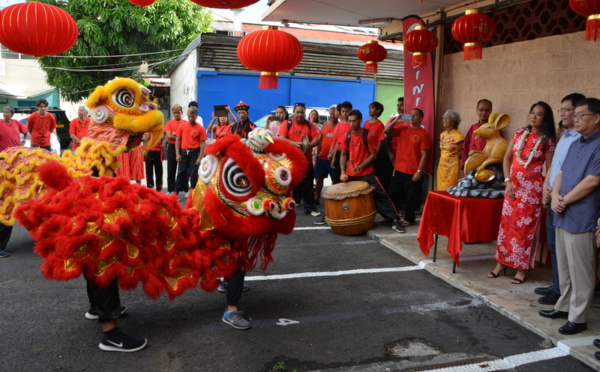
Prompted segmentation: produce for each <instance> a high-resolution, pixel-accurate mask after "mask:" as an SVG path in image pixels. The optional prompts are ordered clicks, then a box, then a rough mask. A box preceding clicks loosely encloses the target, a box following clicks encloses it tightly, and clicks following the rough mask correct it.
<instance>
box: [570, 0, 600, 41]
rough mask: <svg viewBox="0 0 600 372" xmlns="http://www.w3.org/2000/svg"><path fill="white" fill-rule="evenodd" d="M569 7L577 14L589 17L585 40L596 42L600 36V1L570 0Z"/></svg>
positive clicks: (586, 24)
mask: <svg viewBox="0 0 600 372" xmlns="http://www.w3.org/2000/svg"><path fill="white" fill-rule="evenodd" d="M569 5H570V6H571V9H573V11H574V12H575V13H577V14H579V15H582V16H584V17H587V22H586V23H585V39H586V40H592V39H593V40H594V41H596V40H597V39H598V36H600V0H569Z"/></svg>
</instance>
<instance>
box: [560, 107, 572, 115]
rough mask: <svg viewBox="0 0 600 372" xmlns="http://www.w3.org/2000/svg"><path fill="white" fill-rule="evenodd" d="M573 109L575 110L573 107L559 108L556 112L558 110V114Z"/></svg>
mask: <svg viewBox="0 0 600 372" xmlns="http://www.w3.org/2000/svg"><path fill="white" fill-rule="evenodd" d="M573 110H575V109H573V108H561V109H558V110H556V112H558V113H559V114H561V113H563V112H571V111H573Z"/></svg>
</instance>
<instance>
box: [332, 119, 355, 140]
mask: <svg viewBox="0 0 600 372" xmlns="http://www.w3.org/2000/svg"><path fill="white" fill-rule="evenodd" d="M349 130H352V128H351V127H350V123H344V122H341V121H340V122H339V123H337V125H336V126H335V131H334V132H333V140H334V141H336V142H337V143H338V146H339V144H341V143H342V141H345V140H346V136H347V135H348V131H349Z"/></svg>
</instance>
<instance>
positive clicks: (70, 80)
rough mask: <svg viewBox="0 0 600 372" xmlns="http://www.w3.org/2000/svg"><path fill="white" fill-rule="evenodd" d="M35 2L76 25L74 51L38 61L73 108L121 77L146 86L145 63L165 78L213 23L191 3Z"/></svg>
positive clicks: (164, 0) (119, 0) (165, 0)
mask: <svg viewBox="0 0 600 372" xmlns="http://www.w3.org/2000/svg"><path fill="white" fill-rule="evenodd" d="M28 1H30V0H28ZM36 1H38V2H43V3H46V4H51V5H55V6H58V7H60V8H62V9H64V10H66V11H67V12H69V14H71V16H72V17H73V18H74V19H75V20H76V21H77V26H78V27H79V37H78V39H77V42H76V43H75V45H74V46H73V48H71V49H70V50H68V51H67V52H65V53H63V54H60V55H59V56H50V57H42V58H40V59H39V62H40V65H41V67H42V69H43V70H44V71H45V72H46V74H47V76H48V84H49V85H51V86H53V87H56V88H58V89H60V93H61V96H62V97H63V98H64V99H65V100H67V101H70V102H77V101H79V100H81V99H82V98H85V97H87V96H88V95H89V93H90V92H91V91H92V90H93V89H94V88H95V87H96V86H97V85H102V84H104V83H106V81H108V80H110V79H112V78H114V77H117V76H120V77H131V78H134V79H137V80H140V81H141V72H140V70H139V68H140V66H141V64H142V63H147V64H148V66H149V70H151V71H152V72H153V73H155V74H158V75H164V74H165V73H166V72H167V71H169V69H170V68H171V67H172V66H173V63H174V60H175V58H177V57H178V56H180V55H181V53H182V52H183V49H185V48H186V46H187V45H188V44H189V43H190V42H191V41H192V40H194V39H195V38H196V37H197V36H198V35H199V34H200V33H202V32H210V24H211V22H212V16H211V12H210V11H209V10H208V9H206V8H203V7H201V6H198V5H196V4H194V3H192V2H191V1H189V0H157V1H156V2H155V3H154V4H153V5H150V6H146V7H138V6H135V5H133V4H131V3H130V2H129V1H128V0H36ZM157 52H160V53H157ZM149 53H153V54H149ZM154 53H157V54H154ZM135 54H142V55H137V56H135ZM65 57H72V58H65Z"/></svg>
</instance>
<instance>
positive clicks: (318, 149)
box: [0, 93, 600, 358]
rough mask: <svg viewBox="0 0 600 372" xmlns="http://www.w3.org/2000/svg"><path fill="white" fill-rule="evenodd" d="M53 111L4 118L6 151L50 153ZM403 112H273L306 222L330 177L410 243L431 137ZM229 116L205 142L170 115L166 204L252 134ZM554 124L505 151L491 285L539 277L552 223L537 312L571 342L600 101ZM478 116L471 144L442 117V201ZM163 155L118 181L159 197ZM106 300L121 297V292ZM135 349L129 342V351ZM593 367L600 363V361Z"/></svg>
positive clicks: (587, 250)
mask: <svg viewBox="0 0 600 372" xmlns="http://www.w3.org/2000/svg"><path fill="white" fill-rule="evenodd" d="M47 106H48V104H47V102H45V101H44V100H40V101H38V103H37V107H38V110H39V111H38V112H37V113H34V114H32V115H31V116H30V118H29V120H28V122H27V125H26V127H25V126H23V125H22V124H21V123H20V122H18V121H15V120H12V119H11V117H12V114H13V113H14V110H13V109H12V108H10V107H5V108H4V110H3V119H4V120H3V121H2V122H1V123H0V130H1V133H0V151H1V150H3V149H5V148H7V147H11V146H19V145H21V144H22V143H21V139H20V135H22V134H25V135H26V134H27V132H29V133H30V134H31V143H32V146H35V147H41V148H46V149H49V145H50V143H49V137H50V133H52V131H54V130H55V128H56V121H55V120H53V116H52V115H48V114H47V111H46V109H47ZM396 108H397V113H396V114H395V115H393V116H392V117H390V118H389V119H388V120H387V122H386V124H383V122H382V121H381V120H380V116H381V114H382V112H383V110H384V107H383V105H382V104H381V103H379V102H372V103H371V104H370V105H369V110H368V117H365V116H363V113H362V112H361V111H359V110H356V109H353V105H352V103H350V102H348V101H345V102H342V103H339V104H336V105H332V106H331V107H330V108H329V118H328V119H329V120H328V121H327V122H326V123H321V122H320V119H319V113H318V112H317V111H316V110H313V111H311V112H310V113H309V114H308V116H307V112H306V105H305V104H303V103H297V104H295V105H294V106H293V110H292V112H291V113H289V112H287V110H286V108H285V106H278V107H277V108H276V110H275V112H274V115H272V116H270V117H269V119H268V120H267V122H266V124H265V128H266V129H269V130H270V131H271V132H272V134H273V136H274V137H277V138H280V139H284V140H287V141H289V143H291V144H292V145H294V146H296V147H298V148H300V149H302V150H303V151H304V154H305V156H306V160H307V162H308V164H309V170H308V172H307V173H306V176H305V178H304V179H303V180H302V182H301V183H300V184H298V186H297V187H296V188H295V189H294V190H293V196H294V199H295V200H296V202H297V203H298V204H299V205H301V206H302V207H303V209H304V213H305V214H310V215H311V216H313V217H318V218H317V219H316V220H315V221H314V223H315V224H325V223H326V220H325V216H324V214H323V213H322V212H321V211H319V207H318V206H319V205H320V204H321V193H322V192H323V188H324V180H325V179H326V178H327V177H329V178H330V180H331V183H332V184H337V183H340V182H349V181H364V182H367V183H368V184H370V185H371V186H372V187H373V197H374V201H375V207H376V209H377V211H378V212H379V214H380V215H381V216H382V217H383V218H384V220H385V222H386V223H389V224H390V225H391V227H392V229H393V230H395V231H397V232H400V233H403V232H405V231H406V230H405V228H406V227H407V226H410V225H413V224H415V223H416V212H417V211H418V210H419V208H420V205H421V204H422V202H423V196H422V189H423V187H422V184H423V182H424V177H423V172H424V170H425V169H426V165H427V162H428V159H429V157H430V156H431V154H430V153H431V150H432V148H431V140H430V134H429V133H428V132H427V131H426V130H425V129H424V128H423V126H422V125H421V124H422V121H423V117H424V113H423V111H422V110H420V109H419V108H414V109H413V110H412V111H411V112H410V115H406V114H405V113H404V100H403V98H399V99H398V103H397V107H396ZM234 110H235V112H236V114H237V118H236V115H235V114H234V113H233V111H232V110H231V109H230V107H229V106H226V107H225V114H223V112H221V113H220V114H221V116H216V115H215V113H213V115H212V117H211V122H210V124H209V125H208V128H207V130H205V129H204V125H203V122H202V118H201V117H199V116H198V104H197V102H195V101H192V102H190V103H189V105H188V108H187V111H186V116H185V118H184V117H183V108H182V106H181V105H179V104H175V105H173V107H172V114H173V119H171V120H169V121H168V122H167V123H166V125H165V128H164V136H163V140H164V139H166V140H167V141H168V142H167V150H166V152H167V156H166V159H167V185H166V186H167V187H166V189H167V191H166V192H167V193H168V194H173V193H174V194H178V195H179V193H185V195H186V196H187V195H188V193H189V191H190V190H193V189H194V188H195V186H196V182H197V181H198V167H199V164H200V160H201V158H202V155H203V150H204V146H205V144H206V142H207V140H208V135H211V136H212V140H216V141H218V140H220V139H222V138H224V137H226V136H228V135H230V134H237V135H239V136H240V137H242V138H247V137H248V134H249V133H250V132H251V131H252V130H253V129H255V127H256V126H255V124H254V123H252V122H251V121H250V120H249V118H248V113H249V110H250V106H248V105H247V104H245V103H244V102H240V103H238V104H237V105H236V106H235V107H234ZM558 112H559V114H560V123H559V125H558V126H557V125H556V124H555V119H554V115H553V111H552V109H551V107H550V105H549V104H547V103H546V102H542V101H540V102H536V103H534V104H533V105H532V106H531V108H530V110H529V121H528V122H527V125H526V126H525V127H522V128H519V129H517V130H516V132H515V133H514V135H513V136H512V138H511V139H510V141H509V143H508V150H507V151H506V154H505V156H504V159H503V162H502V170H503V173H504V176H505V179H504V184H505V197H504V205H503V209H502V217H501V222H500V227H499V234H498V239H497V249H496V255H495V259H496V261H497V263H496V266H495V267H494V269H493V270H492V271H491V272H490V273H489V274H488V275H487V276H488V278H491V279H495V278H498V277H499V276H500V274H501V273H504V274H506V270H507V269H508V268H512V269H516V274H515V275H514V277H513V278H512V280H511V283H513V284H521V283H523V282H524V281H525V280H526V276H527V273H528V270H530V269H532V268H534V267H535V259H536V248H537V246H538V242H539V241H540V231H541V230H540V227H541V224H542V223H543V220H544V217H545V223H546V233H547V237H546V239H547V242H548V247H549V253H550V256H551V261H552V271H553V277H552V280H553V282H552V285H550V286H548V287H540V288H536V289H535V293H536V294H538V295H540V296H542V297H540V299H539V302H540V303H542V304H545V305H553V306H554V308H553V309H551V310H541V311H540V312H539V314H540V316H543V317H547V318H551V319H556V318H563V319H567V323H566V324H565V325H563V326H562V327H560V328H559V330H558V331H559V332H560V333H563V334H576V333H579V332H581V331H583V330H585V329H586V327H587V326H586V324H587V319H588V313H589V310H590V305H591V300H592V296H593V293H594V290H595V289H597V288H598V287H599V286H598V285H597V283H600V280H599V279H598V278H597V274H596V273H597V263H598V261H599V260H598V251H597V250H596V248H597V247H600V236H599V235H598V233H597V227H598V226H600V220H598V217H600V211H599V208H598V207H599V206H600V188H598V185H599V184H600V134H599V133H598V132H600V101H599V100H598V99H595V98H585V97H584V96H583V95H581V94H579V93H573V94H569V95H567V96H566V97H564V98H563V100H562V101H561V104H560V109H559V110H558ZM476 113H477V117H478V122H477V123H475V124H473V125H471V126H470V127H469V129H468V131H467V133H466V135H463V134H462V133H461V131H460V130H459V125H460V123H461V117H460V115H459V113H457V112H455V111H452V110H447V111H446V112H445V113H444V114H443V115H442V125H443V131H442V132H441V134H440V137H439V149H440V159H439V162H438V164H437V172H436V185H437V189H438V190H442V191H444V190H447V189H448V188H450V187H451V186H454V185H456V184H457V182H458V180H459V179H460V178H461V176H464V173H463V167H464V164H465V162H466V160H467V159H468V157H469V155H470V154H471V152H482V151H483V150H484V149H485V145H486V140H485V139H484V138H482V137H481V136H477V135H476V134H475V132H476V130H477V129H478V128H479V127H481V126H482V125H484V124H486V123H487V122H488V121H489V118H490V114H491V113H492V102H491V101H489V100H487V99H482V100H480V101H479V102H477V105H476ZM222 115H225V116H222ZM89 123H90V119H89V118H88V115H87V110H86V108H85V107H84V106H81V107H79V109H78V117H77V118H75V119H74V120H73V121H72V122H71V125H70V134H71V138H72V140H73V150H75V149H76V148H77V146H78V145H79V144H80V142H81V139H82V138H83V137H85V136H86V134H87V133H86V132H87V127H88V126H89ZM557 132H558V135H557ZM163 151H164V147H163V143H162V141H161V142H160V143H159V144H158V145H157V146H156V147H154V148H152V149H150V151H148V153H147V154H143V153H142V149H141V147H139V148H137V149H134V150H132V151H129V152H127V153H124V154H122V155H121V157H120V158H119V160H120V161H121V163H122V168H121V170H120V171H119V172H121V174H122V175H124V176H125V177H128V178H129V179H130V180H132V181H136V182H138V183H141V180H142V179H143V178H144V168H145V170H146V176H145V178H146V185H147V186H148V187H150V188H156V190H157V191H161V190H162V189H163V181H162V180H163V169H162V161H163V157H164V155H163ZM144 162H145V167H144ZM0 229H1V231H0V233H1V234H0V258H2V257H7V256H8V253H7V252H5V251H4V247H5V246H6V244H7V242H8V239H9V238H10V230H11V229H12V227H10V226H5V225H2V226H0ZM244 278H245V272H244V271H243V269H242V265H240V269H239V270H238V271H236V272H235V273H234V274H233V275H232V276H231V277H230V278H223V282H222V284H221V286H219V291H220V292H226V293H227V308H226V309H225V312H224V314H223V317H222V320H223V322H225V323H227V324H229V325H230V326H232V327H234V328H236V329H248V328H250V323H249V322H248V321H247V320H246V319H245V318H244V316H243V314H242V312H240V311H239V309H238V304H239V301H240V298H241V293H242V292H243V291H245V290H248V287H247V286H245V284H244ZM106 290H107V291H113V292H114V291H115V289H114V288H113V289H110V288H108V289H106ZM92 292H93V291H92ZM88 294H90V293H88ZM102 296H104V297H102ZM101 297H102V298H103V301H108V300H107V298H108V299H109V300H110V301H109V302H110V303H109V304H108V305H106V304H104V305H106V306H109V307H110V308H111V311H110V312H109V315H110V316H108V317H106V316H105V317H100V318H101V319H100V320H101V322H104V323H106V322H116V319H117V318H118V317H119V316H120V315H122V314H123V313H124V312H125V311H126V307H123V306H121V304H120V301H119V299H118V293H117V295H116V297H114V294H113V295H112V297H111V295H101ZM111 298H112V300H111ZM90 303H91V307H90V310H89V311H88V313H87V314H86V317H88V318H89V319H98V318H99V316H98V312H97V308H96V303H97V301H96V300H94V294H93V293H91V294H90ZM104 305H102V306H104ZM104 323H103V324H104ZM110 324H112V323H110ZM113 328H114V327H113ZM111 329H112V328H111ZM113 336H117V335H113ZM118 337H121V338H122V339H126V338H123V337H127V336H120V335H119V336H118ZM132 340H133V341H132ZM134 341H135V339H129V343H130V344H131V343H132V342H134ZM137 342H138V344H139V343H141V341H140V340H137ZM144 345H145V340H144ZM139 346H140V345H137V347H139ZM598 346H599V347H600V340H598ZM597 357H599V358H600V354H597Z"/></svg>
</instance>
